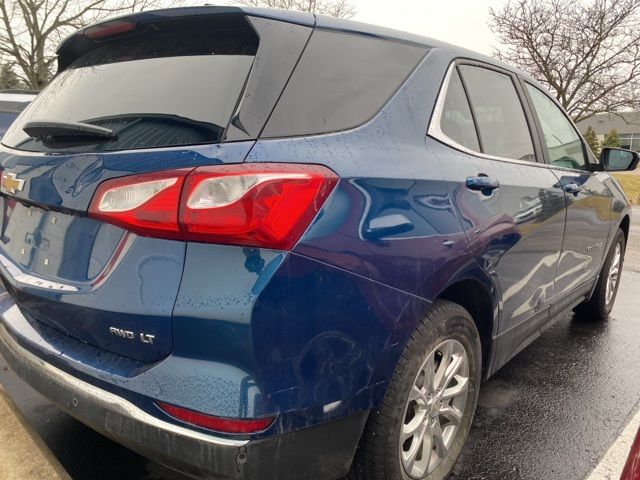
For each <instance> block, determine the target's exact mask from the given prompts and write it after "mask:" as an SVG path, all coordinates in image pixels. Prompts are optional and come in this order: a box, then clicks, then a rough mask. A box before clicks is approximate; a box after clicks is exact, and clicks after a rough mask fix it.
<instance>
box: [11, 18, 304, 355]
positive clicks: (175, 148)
mask: <svg viewBox="0 0 640 480" xmlns="http://www.w3.org/2000/svg"><path fill="white" fill-rule="evenodd" d="M184 12H185V13H184V14H181V13H180V11H179V10H168V11H164V12H162V11H160V12H156V13H153V14H140V15H137V16H130V17H123V18H122V19H119V20H116V21H111V22H107V23H104V24H101V25H97V26H94V27H89V28H87V29H86V30H84V31H82V32H79V33H78V34H76V35H74V36H73V37H71V38H70V39H68V40H67V41H65V43H64V44H63V45H62V47H61V49H60V50H59V53H60V67H61V68H60V71H59V73H58V74H57V76H56V77H55V78H54V79H53V80H52V82H51V83H50V84H49V86H48V87H47V88H46V89H45V90H44V91H43V92H42V93H41V94H40V95H39V96H38V97H37V99H36V100H35V101H34V102H33V103H32V104H31V105H30V106H29V107H27V109H26V110H25V111H24V112H23V114H22V115H21V116H20V117H19V118H18V120H17V121H16V122H15V123H14V124H13V125H12V127H11V128H10V129H9V130H8V131H7V133H6V135H5V137H4V138H3V140H2V144H3V145H2V147H0V166H1V167H2V189H1V190H2V191H1V196H0V213H1V218H0V222H1V223H0V264H1V265H0V273H1V276H2V279H3V281H4V283H5V285H6V287H7V290H8V291H9V293H10V294H11V295H12V296H13V298H14V299H15V301H16V303H17V304H18V306H19V307H20V309H21V311H22V312H23V313H24V314H25V316H26V317H27V318H28V319H29V320H31V321H32V322H33V324H34V325H39V324H45V325H47V326H48V327H53V328H56V329H58V330H60V331H63V332H65V333H66V334H68V335H70V336H73V337H75V338H77V339H78V340H80V341H83V342H86V343H89V344H92V345H94V346H97V347H100V348H103V349H105V350H108V351H110V352H114V353H117V354H120V355H124V356H127V357H130V358H134V359H137V360H141V361H154V360H157V359H160V358H163V357H164V356H166V355H168V354H169V353H170V351H171V348H172V344H171V342H172V324H171V314H172V309H173V305H174V302H175V298H176V295H177V292H178V288H179V283H180V278H181V274H182V268H183V262H184V253H185V248H186V243H185V242H181V241H174V240H170V239H159V238H149V237H145V236H140V235H136V234H134V233H131V232H129V231H126V230H124V229H122V228H120V227H118V226H115V225H112V224H108V223H104V222H102V221H100V220H98V219H95V218H90V217H89V216H88V215H87V210H88V208H89V205H90V203H91V199H92V197H93V196H94V193H95V191H96V188H97V187H98V185H99V184H100V183H102V182H104V181H105V180H107V179H111V178H114V177H122V176H125V175H131V174H139V173H145V172H156V171H160V170H170V169H185V168H191V167H196V166H200V165H215V164H220V163H240V162H242V161H243V160H244V158H245V156H246V155H247V153H248V152H249V150H250V148H251V146H252V145H253V141H251V140H252V139H251V132H248V131H247V129H246V128H245V129H244V130H243V131H244V132H245V133H246V135H245V139H246V140H247V141H244V142H235V143H225V142H224V140H225V135H226V132H227V131H228V128H229V124H230V122H231V121H232V119H237V118H238V110H239V100H240V99H241V97H242V96H243V94H246V92H245V90H246V85H247V82H248V81H249V79H251V80H252V81H255V79H253V78H252V73H251V72H252V69H253V68H254V62H255V60H256V54H257V52H258V48H259V43H260V41H259V38H258V35H257V33H256V31H255V29H254V28H253V26H252V24H251V23H250V21H249V20H248V18H247V17H245V16H244V15H242V14H239V13H238V12H236V11H235V10H233V9H215V8H208V9H187V10H185V11H184ZM301 48H302V47H301ZM293 50H295V49H293ZM298 54H299V53H298ZM281 67H282V66H281ZM284 67H285V70H286V65H284ZM284 74H287V75H288V72H282V75H284ZM279 75H280V74H279ZM283 78H284V77H283ZM276 79H277V76H276ZM283 82H284V80H283ZM280 88H281V87H280ZM243 92H244V93H243ZM267 100H268V99H267ZM266 107H268V102H267V105H266ZM238 123H239V122H238ZM236 130H237V128H236ZM105 132H108V133H105Z"/></svg>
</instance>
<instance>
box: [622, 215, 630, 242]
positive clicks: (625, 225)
mask: <svg viewBox="0 0 640 480" xmlns="http://www.w3.org/2000/svg"><path fill="white" fill-rule="evenodd" d="M630 227H631V217H630V216H629V214H626V215H625V216H624V217H622V221H621V222H620V229H621V230H622V233H624V239H625V241H628V240H629V228H630Z"/></svg>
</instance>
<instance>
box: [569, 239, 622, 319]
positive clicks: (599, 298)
mask: <svg viewBox="0 0 640 480" xmlns="http://www.w3.org/2000/svg"><path fill="white" fill-rule="evenodd" d="M625 247H626V240H625V236H624V232H623V231H622V230H621V229H618V231H617V232H616V236H615V237H614V239H613V243H612V244H611V248H610V249H609V252H608V253H607V258H606V259H605V261H604V264H603V265H602V270H601V271H600V276H599V277H598V283H597V284H596V288H595V289H594V291H593V295H591V298H590V299H589V300H588V301H586V302H583V303H581V304H580V305H578V306H577V307H576V308H575V309H574V311H575V312H576V314H577V315H578V318H581V319H584V320H602V319H604V318H607V316H608V315H609V314H610V313H611V310H612V309H613V304H614V303H615V300H616V295H617V293H618V286H619V285H620V275H621V274H622V264H623V263H624V252H625Z"/></svg>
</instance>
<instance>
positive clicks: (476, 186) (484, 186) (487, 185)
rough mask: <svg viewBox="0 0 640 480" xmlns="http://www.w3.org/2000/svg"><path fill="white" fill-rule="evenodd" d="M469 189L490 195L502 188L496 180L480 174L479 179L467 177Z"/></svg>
mask: <svg viewBox="0 0 640 480" xmlns="http://www.w3.org/2000/svg"><path fill="white" fill-rule="evenodd" d="M467 188H468V189H469V190H480V191H481V192H482V193H485V194H489V193H491V191H493V190H495V189H496V188H500V182H499V181H498V180H497V179H495V178H491V177H489V176H487V175H483V174H480V175H478V176H477V177H467Z"/></svg>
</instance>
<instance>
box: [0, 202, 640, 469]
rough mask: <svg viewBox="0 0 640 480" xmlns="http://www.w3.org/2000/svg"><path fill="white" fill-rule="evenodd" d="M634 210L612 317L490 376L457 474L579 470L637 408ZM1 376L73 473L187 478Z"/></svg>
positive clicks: (559, 335)
mask: <svg viewBox="0 0 640 480" xmlns="http://www.w3.org/2000/svg"><path fill="white" fill-rule="evenodd" d="M635 219H636V220H635V223H634V225H633V228H632V233H631V236H630V241H629V248H628V253H627V259H626V263H625V271H624V273H623V275H622V280H621V285H620V291H619V293H618V299H617V302H616V307H615V309H614V311H613V312H612V315H611V317H610V318H609V320H608V321H605V322H602V323H590V324H584V323H579V322H577V321H575V320H574V319H573V318H572V316H570V315H567V316H565V317H563V318H561V319H560V320H559V321H558V322H557V323H556V324H554V325H553V326H552V327H551V328H550V329H549V330H547V331H546V332H545V333H544V334H543V335H542V337H541V338H539V339H538V340H536V341H535V342H534V343H533V344H532V345H530V346H529V347H528V348H526V349H525V350H524V351H523V352H522V353H520V354H519V355H518V356H516V358H514V359H513V360H512V361H511V362H509V363H508V364H507V365H506V366H505V367H504V368H503V369H502V370H500V371H499V372H498V373H497V374H496V375H495V376H494V377H493V378H492V379H491V380H489V381H488V382H486V383H485V384H484V385H483V387H482V389H481V393H480V401H479V405H478V412H477V414H476V418H475V421H474V426H473V429H472V431H471V435H470V437H469V441H468V442H467V446H466V448H465V450H464V452H463V457H462V459H461V461H460V462H459V463H458V465H457V467H456V469H455V472H454V475H453V477H452V480H480V479H487V480H497V479H501V480H510V479H513V480H540V479H562V480H572V479H576V480H582V479H584V478H585V477H586V476H587V475H588V474H589V473H590V472H591V470H592V469H593V468H594V467H595V466H596V465H597V464H598V462H599V461H600V459H601V458H602V457H603V456H604V455H605V453H606V452H607V450H608V448H609V446H610V445H611V444H612V443H613V442H614V441H615V440H616V438H617V437H618V435H619V434H620V432H621V431H622V430H623V429H624V426H625V425H626V423H627V421H628V420H629V419H630V418H631V417H632V415H633V414H634V413H635V412H636V411H637V408H638V407H639V406H640V404H639V401H640V368H638V358H640V322H638V320H637V319H638V314H637V312H639V311H640V295H639V294H638V289H639V288H640V209H636V210H635ZM0 383H1V384H2V385H4V387H5V389H6V390H7V391H8V392H9V394H10V395H11V396H12V397H13V399H14V401H15V402H16V404H17V405H18V407H19V408H20V409H21V410H22V412H23V413H24V414H25V416H26V417H27V418H28V420H29V421H30V422H31V424H32V425H33V426H34V428H35V429H36V430H37V431H38V432H39V433H40V435H41V436H42V438H43V439H44V441H45V443H46V444H47V445H48V446H49V448H50V449H51V450H52V451H53V453H54V455H56V456H57V457H58V459H59V460H60V462H61V463H62V464H63V466H64V467H65V468H66V469H67V471H68V472H69V474H70V475H71V477H72V478H73V479H74V480H89V479H91V480H101V479H112V478H118V479H120V480H127V479H140V480H185V478H184V477H182V476H181V475H178V474H176V473H173V472H172V471H170V470H168V469H166V468H164V467H162V466H160V465H157V464H155V463H153V462H150V461H148V460H146V459H145V458H143V457H140V456H138V455H136V454H134V453H133V452H130V451H129V450H127V449H125V448H123V447H120V446H119V445H117V444H115V443H114V442H112V441H110V440H107V439H106V438H104V437H102V436H101V435H99V434H97V433H95V432H93V431H92V430H90V429H89V428H87V427H85V426H83V425H82V424H80V423H79V422H77V421H76V420H74V419H72V418H71V417H69V416H67V415H66V414H64V413H63V412H61V411H60V410H59V409H58V408H57V407H55V406H54V405H52V404H50V403H49V402H47V401H46V400H45V399H44V398H42V397H41V396H40V395H38V394H37V393H35V392H34V391H33V390H31V389H30V388H29V387H27V386H26V385H25V384H24V383H22V381H20V380H19V379H18V378H17V377H16V376H15V374H13V372H11V371H9V370H8V369H7V368H6V366H4V364H3V363H2V359H1V358H0ZM25 455H28V454H27V453H25Z"/></svg>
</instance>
